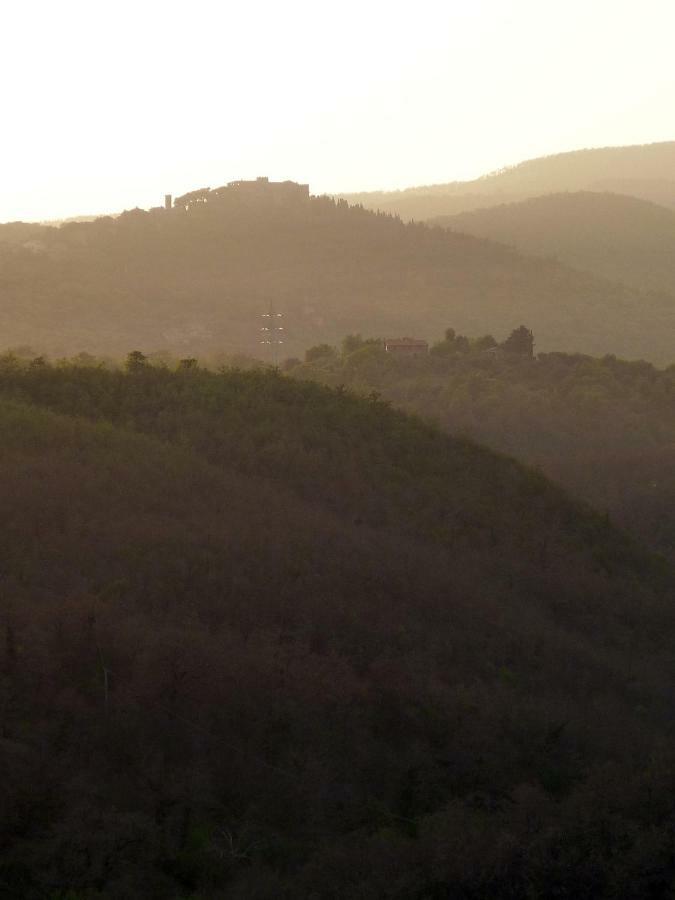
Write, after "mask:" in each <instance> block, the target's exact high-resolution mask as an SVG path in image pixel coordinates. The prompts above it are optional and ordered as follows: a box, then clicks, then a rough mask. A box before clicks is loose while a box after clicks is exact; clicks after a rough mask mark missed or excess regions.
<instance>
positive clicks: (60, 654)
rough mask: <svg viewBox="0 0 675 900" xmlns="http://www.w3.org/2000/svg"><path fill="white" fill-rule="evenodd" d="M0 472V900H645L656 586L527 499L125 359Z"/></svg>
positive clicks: (375, 424)
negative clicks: (542, 899)
mask: <svg viewBox="0 0 675 900" xmlns="http://www.w3.org/2000/svg"><path fill="white" fill-rule="evenodd" d="M0 462H1V463H2V465H0V494H1V496H2V498H3V515H4V519H5V524H6V527H5V528H3V531H2V535H1V536H0V550H1V552H2V571H1V574H0V590H1V591H2V597H3V619H2V628H3V640H2V642H0V676H1V678H2V681H1V682H0V683H1V684H2V691H3V693H2V698H3V708H2V714H3V718H2V734H1V736H0V766H1V768H2V772H3V773H4V777H3V778H2V780H1V781H0V801H1V802H0V842H1V843H0V851H1V852H0V884H1V885H2V889H3V891H5V892H8V895H9V896H20V897H22V898H25V900H33V898H36V900H37V898H42V897H45V896H69V897H76V898H78V900H79V898H85V897H86V898H89V897H101V898H103V897H111V898H112V897H126V898H129V900H135V898H139V900H140V898H144V900H145V898H147V897H157V898H160V897H176V898H181V900H187V898H192V897H197V896H203V897H211V896H228V897H231V898H233V900H238V898H239V900H243V898H250V897H258V898H262V900H272V898H274V900H277V898H282V900H292V898H297V897H316V898H318V900H323V898H326V900H330V898H337V897H339V898H341V900H342V898H345V900H350V898H353V900H356V898H362V897H390V898H396V897H406V898H407V897H411V898H412V897H420V898H422V897H429V896H435V897H440V898H445V897H447V898H449V897H455V896H461V897H472V898H476V900H488V898H490V900H493V898H495V897H500V896H503V897H506V896H527V895H528V893H529V894H530V895H531V896H546V895H550V894H551V892H552V891H553V892H555V893H556V894H557V895H559V896H569V897H572V896H574V897H578V896H589V897H590V896H593V895H595V896H601V895H602V892H604V893H605V894H606V895H608V896H612V897H614V898H617V900H629V898H632V897H634V896H635V895H636V892H638V894H639V895H642V896H647V895H649V896H652V897H657V898H661V897H663V898H664V900H665V897H666V893H664V891H663V890H661V889H660V886H663V885H666V886H667V885H668V884H670V883H671V881H672V877H671V876H672V857H671V840H670V827H671V825H672V805H671V804H670V803H669V802H668V800H667V798H668V797H669V795H670V794H669V792H670V791H671V790H672V787H673V783H672V771H673V769H672V760H673V759H675V747H674V744H673V737H672V734H671V722H670V709H671V698H670V685H672V684H673V683H674V676H675V672H674V671H673V662H672V652H671V648H672V642H673V637H674V634H673V632H674V629H675V615H674V611H673V607H672V594H673V589H674V586H673V580H672V574H671V573H669V572H668V571H667V570H666V569H665V568H664V567H663V566H662V565H660V564H659V563H658V562H657V561H654V560H653V559H652V558H651V557H650V556H649V555H648V554H647V553H645V552H644V551H642V550H640V549H639V548H637V547H636V546H635V545H634V544H633V543H632V542H631V541H630V540H629V539H627V538H626V537H624V536H623V535H622V534H621V533H620V532H618V531H616V530H615V529H614V528H612V526H611V525H609V524H608V523H607V522H606V520H605V519H604V518H603V517H602V516H599V515H597V514H595V513H593V512H591V511H590V510H589V509H587V508H586V507H584V506H583V505H580V504H578V503H575V502H574V501H572V500H570V499H569V498H568V497H567V496H566V495H565V494H564V493H563V492H562V491H561V490H560V489H558V488H556V487H554V486H552V485H551V484H550V483H548V482H547V481H546V479H545V478H543V477H542V476H541V475H538V474H537V473H534V472H531V471H528V470H527V469H525V468H523V467H522V466H520V465H518V464H517V463H516V462H514V461H512V460H510V459H508V458H505V457H500V456H497V455H495V454H493V453H491V452H489V451H487V450H483V449H481V448H479V447H477V446H475V445H474V444H472V443H471V442H469V441H466V440H458V439H452V438H450V437H448V436H445V435H443V434H442V433H441V432H439V431H437V430H436V429H434V428H432V427H431V426H429V425H426V424H423V423H422V422H421V421H420V420H416V419H412V418H409V417H407V416H405V415H404V414H402V413H398V412H395V411H393V410H391V409H390V408H389V407H388V406H387V405H386V404H384V403H383V402H381V401H379V400H377V399H376V398H374V397H373V398H370V399H359V398H357V397H354V396H351V395H349V394H347V393H345V392H340V391H331V390H328V389H326V388H322V387H320V386H317V385H314V384H308V383H307V384H300V383H295V382H293V381H291V380H290V379H288V378H285V377H282V376H281V375H279V374H276V373H265V372H252V373H248V374H243V373H240V372H229V373H227V372H226V373H223V374H210V373H207V372H202V371H199V370H198V369H195V368H194V367H192V366H185V367H183V369H182V370H181V371H177V372H171V371H168V370H163V369H152V368H149V367H148V366H147V365H146V363H145V361H144V360H143V358H142V357H141V356H140V355H139V354H135V355H134V356H132V357H130V361H129V371H128V372H127V373H122V372H110V371H105V370H103V369H97V368H87V367H76V366H67V365H61V366H59V367H54V368H52V367H50V366H46V365H44V364H41V363H40V362H36V363H34V364H33V365H32V366H20V365H18V364H17V363H16V361H15V360H13V359H11V358H10V359H5V360H4V361H3V363H2V365H1V366H0ZM506 835H508V839H507V838H506V837H505V836H506ZM467 839H470V843H469V844H468V846H470V847H471V848H473V849H472V852H471V853H469V854H467V853H466V852H462V853H458V852H456V851H455V850H454V849H453V848H456V847H460V846H461V847H464V848H466V846H467ZM449 851H450V852H449ZM589 885H591V886H592V891H593V893H589V890H590V889H589ZM664 890H665V889H664ZM659 891H660V892H659Z"/></svg>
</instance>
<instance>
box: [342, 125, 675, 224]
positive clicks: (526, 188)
mask: <svg viewBox="0 0 675 900" xmlns="http://www.w3.org/2000/svg"><path fill="white" fill-rule="evenodd" d="M674 172H675V141H667V142H662V143H656V144H642V145H636V146H632V147H602V148H595V149H590V150H574V151H572V152H568V153H557V154H555V155H553V156H543V157H539V158H537V159H530V160H526V161H525V162H522V163H519V164H518V165H516V166H510V167H508V168H505V169H500V170H499V171H497V172H492V173H490V174H489V175H485V176H483V177H482V178H477V179H475V180H474V181H455V182H450V183H449V184H432V185H427V186H423V187H412V188H408V189H407V190H404V191H374V192H370V193H361V194H343V195H342V196H343V197H344V198H345V199H346V200H348V201H349V202H350V203H359V204H362V205H363V206H365V207H366V208H367V209H380V210H382V211H384V212H393V213H396V214H397V215H400V216H401V217H402V218H403V219H418V220H420V219H429V218H431V217H432V216H442V215H456V214H458V213H462V212H465V211H468V210H471V209H481V208H483V207H487V206H495V205H497V204H499V203H510V202H516V201H519V200H524V199H526V198H527V197H536V196H539V195H541V194H555V193H559V192H560V191H611V192H613V193H618V194H630V195H631V196H634V197H640V198H641V199H643V200H649V201H651V202H653V203H660V204H662V205H664V206H669V207H672V208H674V209H675V176H674V175H673V173H674Z"/></svg>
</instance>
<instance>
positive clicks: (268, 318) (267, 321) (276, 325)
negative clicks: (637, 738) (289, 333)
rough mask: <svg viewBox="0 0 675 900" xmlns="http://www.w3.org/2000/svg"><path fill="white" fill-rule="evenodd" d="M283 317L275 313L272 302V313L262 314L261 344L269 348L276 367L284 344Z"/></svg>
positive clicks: (281, 314)
mask: <svg viewBox="0 0 675 900" xmlns="http://www.w3.org/2000/svg"><path fill="white" fill-rule="evenodd" d="M283 315H284V314H283V313H278V312H275V310H274V304H273V303H272V302H271V301H270V311H269V312H266V313H263V314H262V320H263V327H262V328H261V329H260V331H261V333H262V340H261V341H260V343H261V344H265V345H266V346H267V347H268V349H269V355H270V358H271V360H272V364H273V365H274V366H277V365H278V363H279V347H280V346H281V345H282V344H283V342H284V326H283V325H282V324H281V320H282V319H283Z"/></svg>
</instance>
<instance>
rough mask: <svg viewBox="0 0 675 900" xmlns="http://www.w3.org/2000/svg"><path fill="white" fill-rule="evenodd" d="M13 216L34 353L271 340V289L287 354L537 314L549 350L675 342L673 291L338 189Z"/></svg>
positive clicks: (2, 300)
mask: <svg viewBox="0 0 675 900" xmlns="http://www.w3.org/2000/svg"><path fill="white" fill-rule="evenodd" d="M7 228H9V229H10V231H8V232H7V235H6V239H5V240H4V241H3V240H0V339H1V341H2V345H3V346H4V347H11V346H15V347H16V346H19V345H29V346H31V347H33V348H34V355H37V354H38V353H44V352H47V353H50V354H53V355H62V354H65V355H72V354H74V353H77V352H80V351H88V352H90V353H107V354H116V355H121V354H123V353H125V352H126V351H127V350H128V348H129V347H130V346H138V345H141V346H144V347H146V348H147V349H149V350H161V349H167V350H170V351H172V352H174V353H177V354H180V355H185V356H188V355H204V354H205V353H214V352H220V353H224V354H229V355H230V356H231V355H234V354H237V353H242V352H244V353H247V354H249V355H251V354H259V353H260V350H261V348H260V340H259V339H260V326H261V319H260V314H261V313H264V312H266V311H267V310H268V309H269V303H270V301H273V302H274V303H275V304H276V307H277V310H278V311H281V312H283V313H284V314H285V320H284V324H285V328H286V337H285V344H284V348H283V349H284V354H288V355H292V354H299V353H301V352H303V351H304V349H305V348H306V347H308V346H311V345H312V344H317V343H321V342H329V343H335V342H337V341H339V340H340V339H341V337H342V336H343V335H344V334H347V333H350V332H362V333H370V334H379V335H382V336H390V337H391V336H396V335H399V336H402V335H413V336H417V337H432V336H433V335H435V334H439V333H442V331H443V330H444V329H445V328H446V327H447V325H448V323H450V322H451V323H453V325H455V327H457V328H459V329H461V330H462V331H464V332H468V333H470V334H476V333H481V332H483V331H487V330H489V329H493V328H494V329H495V330H497V331H498V332H504V333H508V332H509V331H510V330H511V328H512V327H513V325H514V324H515V323H516V322H518V321H526V322H528V324H529V325H530V327H532V328H534V329H535V331H536V333H537V336H538V342H539V349H541V350H546V349H563V350H565V349H567V350H570V351H571V350H579V351H582V352H588V353H595V354H602V353H608V352H613V353H617V354H621V355H625V356H629V357H636V356H640V357H645V358H648V359H651V360H653V361H655V362H660V363H670V362H672V358H673V347H672V334H673V332H674V331H675V300H673V298H671V297H666V296H656V295H648V294H643V293H640V292H639V291H637V290H633V289H628V288H626V287H624V286H622V285H617V284H613V283H610V282H608V281H605V280H602V279H598V278H597V277H595V276H593V275H590V274H588V273H579V272H577V271H575V270H573V269H571V268H569V267H567V266H564V265H561V264H560V263H556V262H554V261H550V260H541V259H529V258H526V257H524V256H522V255H519V254H518V253H517V252H515V251H513V250H511V249H509V248H507V247H504V246H502V245H498V244H494V243H490V242H487V241H482V240H478V239H476V238H473V237H468V236H465V235H457V234H451V233H449V232H446V231H445V230H443V229H439V228H433V229H432V228H427V227H424V226H414V225H404V224H402V223H401V222H400V221H398V220H396V219H394V218H391V217H388V216H378V215H375V214H374V213H371V212H367V211H365V210H362V209H358V208H350V207H348V206H347V205H346V204H344V203H343V204H338V205H336V204H334V203H333V202H332V201H330V200H327V199H326V198H313V199H312V200H307V202H306V203H302V204H299V205H297V206H288V207H275V206H273V205H263V206H260V207H257V208H249V207H247V206H245V205H242V204H237V203H234V202H232V203H230V204H229V205H228V203H227V202H226V201H225V200H223V202H222V203H220V204H209V203H204V204H200V205H197V206H193V207H192V208H191V209H190V210H189V211H187V212H186V211H185V210H179V209H174V210H172V211H166V210H163V209H160V210H154V211H151V212H147V213H146V212H142V211H141V210H137V211H134V212H130V213H127V214H124V215H122V216H120V217H119V218H117V219H112V218H106V219H99V220H97V221H95V222H93V223H73V224H70V225H65V226H63V227H61V228H47V227H45V228H42V229H39V230H38V231H37V232H35V231H34V229H33V230H32V231H30V232H29V233H26V232H25V230H24V231H22V229H20V228H18V226H7ZM1 234H2V227H0V236H1ZM17 235H19V236H18V237H17Z"/></svg>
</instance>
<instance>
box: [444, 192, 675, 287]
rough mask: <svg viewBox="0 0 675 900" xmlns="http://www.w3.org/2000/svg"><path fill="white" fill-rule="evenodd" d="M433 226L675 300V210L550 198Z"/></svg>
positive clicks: (605, 198)
mask: <svg viewBox="0 0 675 900" xmlns="http://www.w3.org/2000/svg"><path fill="white" fill-rule="evenodd" d="M433 222H434V224H437V225H442V226H444V227H448V228H452V229H453V230H455V231H463V232H466V233H467V234H473V235H476V236H477V237H483V238H489V239H491V240H494V241H501V242H503V243H505V244H509V245H511V246H513V247H516V248H518V249H519V250H521V251H522V252H524V253H529V254H536V255H540V256H546V257H555V258H557V259H559V260H561V261H562V262H564V263H567V264H568V265H571V266H574V267H575V268H577V269H586V270H588V271H590V272H594V273H595V274H596V275H600V276H601V277H604V278H609V279H612V280H614V281H622V282H624V283H626V284H628V285H631V286H632V287H638V288H642V289H646V290H653V291H664V292H666V293H670V294H671V295H672V296H675V209H667V208H666V207H663V206H659V205H657V204H655V203H649V202H647V201H645V200H639V199H637V198H636V197H628V196H624V195H621V194H610V193H594V192H589V191H580V192H576V193H566V194H550V195H547V196H543V197H534V198H532V199H530V200H523V201H522V202H520V203H508V204H502V205H500V206H494V207H491V208H489V209H482V210H474V211H473V212H466V213H462V214H461V215H458V216H441V217H439V218H437V219H434V220H433Z"/></svg>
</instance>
